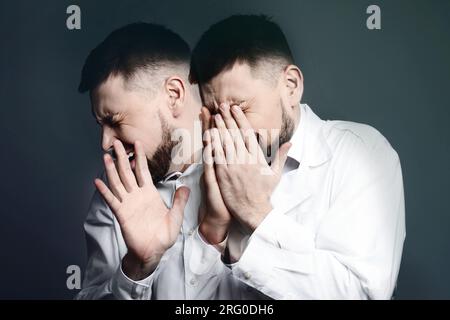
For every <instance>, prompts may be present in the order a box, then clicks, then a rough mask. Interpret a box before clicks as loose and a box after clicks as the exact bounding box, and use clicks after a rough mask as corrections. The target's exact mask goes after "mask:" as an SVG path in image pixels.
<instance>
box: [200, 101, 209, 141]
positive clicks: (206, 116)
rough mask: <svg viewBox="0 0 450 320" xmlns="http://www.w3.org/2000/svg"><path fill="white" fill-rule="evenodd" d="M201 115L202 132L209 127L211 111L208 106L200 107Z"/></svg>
mask: <svg viewBox="0 0 450 320" xmlns="http://www.w3.org/2000/svg"><path fill="white" fill-rule="evenodd" d="M201 115H202V133H203V134H204V133H205V131H206V130H208V129H209V128H211V113H210V112H209V110H208V108H206V107H202V110H201Z"/></svg>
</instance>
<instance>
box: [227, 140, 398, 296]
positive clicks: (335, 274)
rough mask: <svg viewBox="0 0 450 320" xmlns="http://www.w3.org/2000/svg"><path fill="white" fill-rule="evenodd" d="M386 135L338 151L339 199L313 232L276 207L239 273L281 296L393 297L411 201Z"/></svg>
mask: <svg viewBox="0 0 450 320" xmlns="http://www.w3.org/2000/svg"><path fill="white" fill-rule="evenodd" d="M380 140H381V141H379V142H378V143H377V144H376V145H375V146H372V147H370V148H368V147H367V146H365V145H364V143H359V142H354V141H352V142H349V143H348V144H347V145H346V146H345V149H344V150H342V155H341V159H334V160H335V161H339V162H340V163H339V164H336V165H337V166H338V168H339V172H336V178H335V182H334V186H333V188H334V191H333V192H332V195H331V197H332V199H330V206H329V209H328V210H327V211H326V212H324V213H322V214H323V215H322V219H321V221H320V225H319V227H318V229H317V230H316V231H315V232H314V233H313V232H312V231H310V229H309V228H306V227H304V226H303V225H301V224H300V223H298V222H297V221H295V220H294V219H292V218H291V217H290V216H287V215H285V214H283V213H281V212H278V211H277V210H276V208H275V209H274V210H273V211H272V212H270V213H269V214H268V216H266V218H265V219H264V220H263V222H262V223H261V224H260V225H259V226H258V228H257V229H256V230H255V231H254V232H253V234H252V235H251V236H250V238H249V239H248V241H246V246H245V247H244V249H243V253H242V255H241V256H240V258H239V260H238V261H237V262H235V263H233V264H231V265H230V266H231V268H232V272H233V275H234V276H235V277H237V278H238V279H239V280H241V281H243V282H244V283H246V284H248V285H249V286H252V287H254V288H256V289H257V290H259V291H261V292H263V293H264V294H266V295H268V296H270V297H272V298H275V299H390V298H391V296H392V293H393V290H394V288H395V285H396V279H397V275H398V271H399V268H400V260H401V255H402V248H403V242H404V239H405V207H404V195H403V181H402V172H401V166H400V160H399V158H398V155H397V153H396V152H395V151H394V150H393V149H392V148H391V147H390V145H389V143H388V142H387V141H386V140H385V139H384V138H383V139H380ZM230 240H231V239H229V240H228V241H229V242H230Z"/></svg>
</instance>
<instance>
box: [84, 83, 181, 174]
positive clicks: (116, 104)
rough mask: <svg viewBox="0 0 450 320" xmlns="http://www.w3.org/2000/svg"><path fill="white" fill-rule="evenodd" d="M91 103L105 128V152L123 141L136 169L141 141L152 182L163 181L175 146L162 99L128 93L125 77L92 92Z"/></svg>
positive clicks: (131, 91)
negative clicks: (114, 143) (136, 144)
mask: <svg viewBox="0 0 450 320" xmlns="http://www.w3.org/2000/svg"><path fill="white" fill-rule="evenodd" d="M91 101H92V109H93V113H94V116H95V117H96V119H97V122H98V123H99V124H100V125H101V127H102V149H103V150H104V151H105V152H106V151H109V150H110V149H111V148H112V146H113V142H114V141H115V140H116V139H118V140H120V141H121V142H122V143H123V145H124V147H125V150H126V151H127V154H129V155H131V156H130V160H131V161H132V166H134V156H133V154H134V147H133V144H134V142H135V141H136V140H139V141H141V142H142V144H143V146H144V150H145V154H146V156H147V159H149V160H148V164H149V169H150V173H151V174H152V178H153V181H154V182H158V181H160V180H161V179H162V178H163V176H164V175H165V174H166V173H167V171H168V169H169V166H170V159H171V151H172V149H173V147H174V145H175V144H176V142H172V141H171V132H172V128H170V126H169V124H168V123H167V121H166V120H165V118H164V115H163V114H162V113H161V111H160V109H159V107H160V106H161V105H162V104H163V103H164V99H163V96H162V95H161V94H160V93H158V92H155V93H152V94H149V93H146V92H144V91H143V90H131V89H128V88H126V87H125V82H124V79H123V77H122V76H111V77H109V78H108V79H107V80H106V81H104V82H103V83H102V84H100V85H99V86H98V87H97V88H96V89H95V90H93V91H92V93H91ZM131 152H133V153H132V154H130V153H131Z"/></svg>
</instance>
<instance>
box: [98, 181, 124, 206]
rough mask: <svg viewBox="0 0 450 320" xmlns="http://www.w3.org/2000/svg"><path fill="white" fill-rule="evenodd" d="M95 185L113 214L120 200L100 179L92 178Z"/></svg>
mask: <svg viewBox="0 0 450 320" xmlns="http://www.w3.org/2000/svg"><path fill="white" fill-rule="evenodd" d="M94 184H95V187H96V188H97V190H98V192H100V194H101V195H102V197H103V199H105V201H106V203H107V204H108V206H109V207H110V208H111V211H112V212H113V213H114V214H115V212H117V210H118V208H119V206H120V201H119V199H117V198H116V196H114V194H113V193H112V192H111V190H109V188H108V186H107V185H106V184H105V183H104V182H103V181H102V180H100V179H95V180H94Z"/></svg>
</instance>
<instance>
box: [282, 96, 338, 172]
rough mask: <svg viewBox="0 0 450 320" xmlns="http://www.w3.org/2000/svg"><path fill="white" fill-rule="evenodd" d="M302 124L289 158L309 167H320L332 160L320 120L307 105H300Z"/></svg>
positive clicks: (322, 123)
mask: <svg viewBox="0 0 450 320" xmlns="http://www.w3.org/2000/svg"><path fill="white" fill-rule="evenodd" d="M299 107H300V122H299V124H298V126H297V128H296V130H295V132H294V135H293V136H292V138H291V140H290V142H291V143H292V146H291V148H290V149H289V152H288V157H290V158H292V159H294V160H296V161H297V162H299V163H301V164H302V165H306V166H309V167H316V166H320V165H321V164H323V163H325V162H327V161H328V160H329V159H330V158H331V150H330V147H329V146H328V144H327V141H326V139H325V136H324V133H323V128H324V125H325V124H326V121H324V120H322V119H320V118H319V117H318V116H317V115H316V114H315V113H314V112H313V111H312V110H311V108H310V107H309V106H308V105H307V104H300V106H299Z"/></svg>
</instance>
